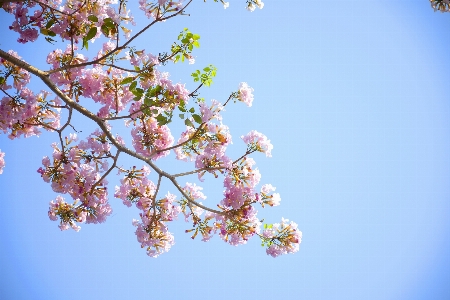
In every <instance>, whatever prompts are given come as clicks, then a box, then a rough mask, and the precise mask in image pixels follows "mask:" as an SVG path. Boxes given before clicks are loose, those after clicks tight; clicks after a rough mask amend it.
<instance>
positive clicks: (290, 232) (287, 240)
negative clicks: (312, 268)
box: [262, 218, 302, 257]
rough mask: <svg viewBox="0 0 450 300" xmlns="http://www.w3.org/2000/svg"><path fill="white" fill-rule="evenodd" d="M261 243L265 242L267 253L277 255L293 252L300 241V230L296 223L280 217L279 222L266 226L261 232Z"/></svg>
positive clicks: (297, 247)
mask: <svg viewBox="0 0 450 300" xmlns="http://www.w3.org/2000/svg"><path fill="white" fill-rule="evenodd" d="M262 236H263V243H267V245H268V248H267V250H266V252H267V255H270V256H272V257H277V256H280V255H282V254H287V253H295V252H297V251H298V250H299V246H300V243H301V241H302V232H301V231H299V230H298V225H297V224H296V223H294V222H292V221H291V222H289V220H288V219H284V218H281V223H275V224H271V225H269V226H266V229H264V231H263V233H262Z"/></svg>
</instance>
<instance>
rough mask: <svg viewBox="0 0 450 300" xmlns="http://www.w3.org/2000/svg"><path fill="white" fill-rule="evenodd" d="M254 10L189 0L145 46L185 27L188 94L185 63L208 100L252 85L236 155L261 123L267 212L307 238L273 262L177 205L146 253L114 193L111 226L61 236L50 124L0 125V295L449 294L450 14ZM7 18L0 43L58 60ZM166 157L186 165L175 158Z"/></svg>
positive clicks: (163, 44)
mask: <svg viewBox="0 0 450 300" xmlns="http://www.w3.org/2000/svg"><path fill="white" fill-rule="evenodd" d="M130 2H131V1H130ZM244 6H245V3H244V1H243V0H230V7H229V8H228V9H226V10H224V9H223V8H222V6H221V5H220V4H218V3H214V2H213V1H212V0H209V1H208V2H207V3H203V1H198V0H194V3H193V5H192V6H191V7H190V8H189V10H188V11H189V13H190V17H188V16H184V17H179V18H175V19H173V20H169V21H167V22H166V23H164V24H161V25H159V26H157V27H156V28H155V30H153V31H150V32H149V33H148V34H147V35H146V36H145V37H143V38H142V39H141V40H140V41H139V44H138V45H139V47H141V48H145V49H147V50H148V51H150V52H152V53H158V52H161V51H164V49H169V47H170V44H171V42H173V41H174V39H175V38H176V36H177V34H178V32H179V31H181V30H182V29H183V28H184V27H188V28H189V29H190V30H191V31H192V32H194V33H198V34H200V36H201V40H200V41H201V48H200V49H199V50H198V51H195V52H194V56H196V64H195V65H187V64H184V65H181V66H178V65H176V66H175V67H173V66H170V67H168V68H167V70H169V71H170V72H171V73H172V77H171V78H172V79H173V80H174V81H180V82H186V83H187V86H188V88H191V89H192V88H193V87H194V84H193V82H192V79H191V78H190V76H189V74H190V73H191V72H193V71H194V70H195V69H197V68H200V67H204V66H206V65H208V64H210V63H211V64H214V65H215V66H216V67H217V68H218V76H217V77H216V80H215V83H214V84H213V85H212V87H211V88H209V89H207V90H206V89H205V90H204V91H203V92H202V95H203V96H204V97H205V98H207V99H211V98H214V99H217V100H219V101H222V102H223V101H225V100H226V97H227V96H228V95H229V93H230V92H231V91H233V90H236V89H237V87H238V84H239V82H242V81H245V82H248V83H249V85H250V86H252V87H253V88H254V89H255V101H254V103H253V107H252V108H247V107H246V106H245V105H243V104H242V103H238V104H236V105H234V106H231V107H230V108H228V109H227V111H226V113H225V114H224V123H225V124H227V125H228V126H229V127H230V129H231V133H232V134H233V137H234V145H233V148H235V149H236V150H233V151H236V152H232V153H240V152H239V151H243V149H244V147H245V145H244V144H243V143H242V142H241V141H240V139H239V136H241V135H243V134H246V133H247V132H248V131H250V130H251V129H256V130H258V131H260V132H262V133H264V134H266V135H267V136H268V137H269V138H270V139H271V141H272V144H273V145H274V150H273V151H272V155H273V157H272V158H266V157H265V156H264V155H263V154H260V155H253V158H254V159H255V160H256V162H257V165H258V166H259V169H260V171H261V174H262V180H261V182H262V183H271V184H273V185H274V186H276V187H277V192H279V193H280V194H281V199H282V201H281V206H279V207H276V208H271V209H270V208H269V209H264V210H260V212H259V216H260V217H263V218H265V219H266V221H267V222H278V221H279V220H280V219H281V217H285V218H289V219H292V220H294V221H296V222H297V223H298V224H299V228H300V229H301V230H302V232H303V242H302V244H301V246H300V251H299V252H298V253H296V254H295V255H286V256H282V257H279V258H276V259H273V258H272V257H269V256H267V255H266V254H265V251H264V249H263V248H261V246H260V244H259V242H258V240H256V239H254V240H252V241H251V242H249V243H248V244H247V245H245V246H239V247H232V246H229V245H227V244H225V243H223V242H222V241H221V240H220V239H219V237H217V236H216V237H214V238H213V239H212V240H211V241H210V242H208V243H203V242H201V241H200V240H199V239H197V240H194V241H193V240H191V239H190V238H189V235H187V234H185V233H184V230H185V229H187V228H189V225H188V224H186V223H184V221H183V220H182V218H180V220H179V221H178V222H174V224H170V225H171V227H170V230H171V232H173V233H174V235H175V240H176V244H175V245H174V246H173V247H172V249H171V250H170V251H169V252H168V253H166V254H164V255H162V256H160V257H158V258H157V259H153V258H150V257H148V256H147V255H146V253H145V250H143V249H141V248H140V245H139V243H138V242H137V241H136V238H135V235H134V227H133V226H132V225H131V220H132V219H133V218H136V217H137V216H138V210H137V209H135V208H127V207H125V206H123V205H122V203H121V201H120V200H118V199H114V198H113V197H112V196H111V200H110V202H111V204H112V206H113V210H114V212H113V214H112V216H111V217H110V218H109V219H108V221H107V222H106V223H104V224H101V225H82V229H81V231H80V232H79V233H76V232H74V231H72V230H71V231H65V232H61V231H60V230H59V229H58V227H57V223H56V222H51V221H50V220H49V219H48V217H47V210H48V202H49V201H50V200H52V199H54V198H55V197H56V194H55V193H54V192H53V191H52V190H51V188H50V186H49V185H48V184H46V183H44V182H43V181H42V179H41V178H40V176H39V174H38V173H36V170H37V169H38V168H39V167H40V166H41V159H42V157H43V156H45V155H50V154H51V151H52V150H51V148H50V143H51V142H53V141H56V138H57V136H56V135H53V134H49V133H45V134H43V135H42V136H41V137H39V138H36V137H33V138H30V139H20V140H15V141H10V140H9V139H8V138H7V136H6V135H0V149H1V150H2V151H3V152H6V157H5V160H6V167H5V169H4V172H3V174H2V175H0V205H1V209H0V241H1V246H0V278H1V280H0V299H5V300H9V299H33V300H34V299H44V300H53V299H55V300H59V299H326V300H329V299H345V300H349V299H358V300H359V299H377V300H378V299H395V300H402V299H405V300H416V299H417V300H419V299H420V300H422V299H434V300H445V299H450V285H449V283H450V257H449V253H450V221H449V220H450V92H449V75H450V73H449V70H450V56H449V55H448V49H449V46H450V45H449V42H450V31H449V28H450V13H447V14H441V13H434V12H433V10H432V9H431V7H430V5H429V1H427V0H420V1H419V0H409V1H403V0H398V1H383V0H377V1H372V0H367V1H355V0H353V1H350V0H348V1H341V0H332V1H330V0H324V1H303V0H299V1H287V0H276V1H270V0H266V1H265V7H264V9H263V10H257V11H254V12H253V13H250V12H247V11H246V10H245V8H244ZM134 15H135V17H136V19H137V21H138V27H139V26H143V23H142V22H143V21H144V19H143V18H142V13H141V12H140V11H138V10H135V11H134ZM11 22H12V18H11V16H6V14H5V13H4V12H2V13H1V17H0V26H1V27H0V28H1V29H0V32H1V34H0V35H1V38H0V48H1V49H2V50H8V49H15V50H16V51H17V52H18V53H19V55H21V56H22V57H23V58H24V59H25V60H26V61H28V62H30V63H35V64H36V65H37V66H38V67H42V68H47V65H46V64H45V58H46V56H47V53H48V52H49V51H50V50H51V49H53V48H52V47H51V45H48V44H47V43H46V42H45V41H44V40H43V39H42V38H41V37H40V38H39V40H38V41H37V42H35V43H28V44H26V45H16V43H15V40H16V38H17V36H16V35H15V34H13V33H11V32H9V30H8V26H9V25H10V24H11ZM136 30H137V29H136ZM59 47H64V46H62V45H59ZM92 56H93V55H92V54H91V55H90V57H92ZM34 82H35V83H37V80H36V79H35V80H34ZM34 86H35V87H36V88H41V87H42V86H39V85H38V84H36V85H34ZM80 128H81V129H82V130H83V132H84V133H86V134H88V133H90V132H91V131H89V127H88V125H85V124H84V123H83V124H81V123H79V125H78V127H77V129H80ZM166 161H167V162H163V164H162V165H163V166H164V167H167V168H168V169H170V170H175V169H177V170H190V169H191V168H192V165H186V164H181V165H180V162H178V161H176V160H174V155H173V154H171V156H169V157H168V158H167V159H166ZM124 163H129V162H127V161H124ZM152 179H153V180H155V179H156V177H152ZM110 182H111V185H110V191H112V190H113V188H114V185H115V184H116V182H117V180H113V179H112V178H111V179H110ZM202 186H203V187H204V188H205V193H206V194H207V196H208V199H207V200H206V201H205V202H204V203H205V204H212V203H216V202H218V200H220V199H221V195H222V187H221V183H220V182H219V181H218V180H214V179H213V178H212V177H208V178H207V180H206V181H205V182H204V183H203V184H202ZM167 191H171V192H173V193H175V190H174V189H173V188H172V187H171V186H170V185H169V184H166V185H163V189H162V192H164V193H166V192H167ZM67 200H68V198H67ZM213 205H214V204H213Z"/></svg>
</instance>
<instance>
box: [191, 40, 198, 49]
mask: <svg viewBox="0 0 450 300" xmlns="http://www.w3.org/2000/svg"><path fill="white" fill-rule="evenodd" d="M192 45H194V46H195V47H196V48H200V43H199V42H197V41H195V42H193V43H192Z"/></svg>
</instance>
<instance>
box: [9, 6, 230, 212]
mask: <svg viewBox="0 0 450 300" xmlns="http://www.w3.org/2000/svg"><path fill="white" fill-rule="evenodd" d="M191 1H192V0H191ZM189 3H190V2H189ZM0 57H2V58H4V59H5V60H7V61H9V62H10V63H12V64H14V65H16V66H19V67H21V68H22V69H24V70H27V71H28V72H30V73H32V74H34V75H36V76H37V77H39V78H40V79H41V80H42V81H43V82H44V83H45V84H46V85H47V86H48V87H49V88H50V90H52V91H53V92H54V93H55V94H56V95H57V96H58V97H60V98H61V99H62V100H63V101H64V102H65V103H66V104H67V105H68V106H69V107H71V108H73V109H75V110H76V111H78V112H79V113H81V114H82V115H84V116H85V117H87V118H89V119H91V120H92V121H94V122H95V123H96V124H97V125H98V126H99V127H100V129H101V130H102V131H103V132H104V133H105V135H106V137H107V138H108V139H109V140H110V141H111V143H112V144H113V145H114V146H115V147H116V148H117V150H119V151H120V152H124V153H126V154H128V155H130V156H132V157H134V158H137V159H139V160H141V161H143V162H145V163H147V164H148V165H149V166H150V167H151V168H152V169H153V170H154V171H155V172H156V173H158V175H160V176H164V177H167V178H168V179H169V180H170V181H172V183H173V185H174V186H175V187H176V188H177V189H178V190H179V191H180V192H181V194H183V196H184V197H186V199H187V200H188V201H189V202H191V203H192V204H194V205H196V206H198V207H201V208H203V209H205V210H207V211H210V212H213V213H216V214H225V213H224V212H220V211H218V210H215V209H211V208H208V207H206V206H204V205H202V204H200V203H197V202H196V201H194V200H192V199H191V198H190V197H189V196H188V195H186V193H185V192H184V190H183V189H182V188H181V186H180V185H179V184H178V182H177V181H176V179H175V177H173V176H172V175H170V174H168V173H167V172H165V171H163V170H161V169H160V168H159V167H158V166H157V165H155V164H154V163H153V162H152V160H151V158H147V157H144V156H143V155H141V154H139V153H136V152H135V151H133V150H131V149H129V148H127V147H125V146H123V145H121V144H120V143H119V142H118V141H117V139H116V138H115V137H114V136H113V135H112V133H111V131H109V129H108V127H107V125H106V122H105V120H103V119H102V118H100V117H98V116H97V115H95V114H93V113H92V112H91V111H89V110H88V109H86V108H85V107H83V106H82V105H80V104H78V103H77V102H75V101H74V100H72V99H71V98H70V97H68V96H67V95H66V94H64V93H63V92H62V91H61V90H60V89H59V88H58V87H57V86H56V84H55V83H53V82H52V81H51V80H50V78H49V76H48V73H47V72H44V71H42V70H39V69H38V68H36V67H34V66H32V65H30V64H28V63H26V62H24V61H22V60H20V59H18V58H15V57H14V56H12V55H10V54H9V53H7V52H5V51H3V50H1V49H0Z"/></svg>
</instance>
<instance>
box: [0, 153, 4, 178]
mask: <svg viewBox="0 0 450 300" xmlns="http://www.w3.org/2000/svg"><path fill="white" fill-rule="evenodd" d="M4 157H5V152H2V151H1V149H0V174H2V173H3V168H4V167H5V159H4Z"/></svg>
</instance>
